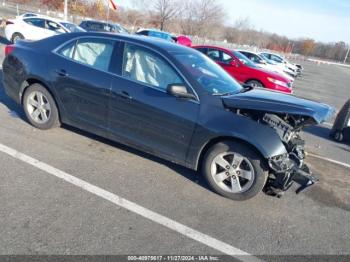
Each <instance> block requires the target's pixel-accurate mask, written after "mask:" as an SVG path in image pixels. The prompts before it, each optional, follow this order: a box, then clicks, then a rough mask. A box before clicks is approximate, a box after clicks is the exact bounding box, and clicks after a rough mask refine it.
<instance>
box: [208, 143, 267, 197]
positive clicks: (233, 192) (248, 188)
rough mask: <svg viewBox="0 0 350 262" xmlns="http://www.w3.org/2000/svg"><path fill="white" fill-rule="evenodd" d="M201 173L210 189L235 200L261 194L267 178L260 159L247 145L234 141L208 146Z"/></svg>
mask: <svg viewBox="0 0 350 262" xmlns="http://www.w3.org/2000/svg"><path fill="white" fill-rule="evenodd" d="M202 172H203V174H204V177H205V179H206V180H207V182H208V184H209V186H210V187H211V189H213V190H214V191H215V192H216V193H218V194H220V195H222V196H224V197H227V198H230V199H233V200H238V201H243V200H248V199H250V198H252V197H254V196H256V195H257V194H258V193H259V192H261V191H262V189H263V188H264V186H265V184H266V180H267V176H268V174H267V172H266V167H265V165H264V161H263V159H262V157H261V156H260V155H259V154H258V153H256V152H255V151H254V150H252V149H251V148H250V147H249V146H246V145H245V144H242V143H238V142H234V141H226V142H221V143H218V144H215V145H214V146H212V147H211V148H210V149H209V150H208V151H207V153H206V154H205V156H204V159H203V162H202Z"/></svg>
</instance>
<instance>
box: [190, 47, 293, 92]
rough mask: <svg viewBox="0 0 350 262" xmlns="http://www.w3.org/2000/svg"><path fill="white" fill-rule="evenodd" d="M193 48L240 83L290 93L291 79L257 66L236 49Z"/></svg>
mask: <svg viewBox="0 0 350 262" xmlns="http://www.w3.org/2000/svg"><path fill="white" fill-rule="evenodd" d="M193 48H194V49H196V50H198V51H200V52H202V53H203V54H205V55H207V56H209V57H210V58H211V59H213V60H214V61H215V62H216V63H218V64H219V65H220V66H221V67H222V68H224V69H225V70H226V71H227V72H228V73H229V74H230V75H231V76H233V77H234V78H235V79H236V80H237V81H238V82H240V83H242V84H249V85H251V86H254V87H265V88H268V89H272V90H276V91H280V92H284V93H288V94H290V93H292V84H293V82H292V81H291V80H289V79H287V78H285V77H284V76H282V75H279V74H276V73H274V72H270V71H267V70H263V69H261V68H259V67H257V66H256V65H255V64H254V63H253V62H252V61H250V60H249V59H248V58H247V57H245V56H244V55H242V54H241V53H240V52H238V51H234V50H229V49H225V48H221V47H216V46H194V47H193Z"/></svg>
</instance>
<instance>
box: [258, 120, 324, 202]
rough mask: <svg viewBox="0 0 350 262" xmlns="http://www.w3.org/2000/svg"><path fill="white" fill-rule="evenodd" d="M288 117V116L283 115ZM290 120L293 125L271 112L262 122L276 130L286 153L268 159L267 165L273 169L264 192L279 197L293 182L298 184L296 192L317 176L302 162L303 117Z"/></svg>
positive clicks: (303, 147) (308, 185)
mask: <svg viewBox="0 0 350 262" xmlns="http://www.w3.org/2000/svg"><path fill="white" fill-rule="evenodd" d="M285 118H286V119H288V116H285ZM290 120H292V122H293V126H295V125H297V127H293V126H292V125H291V124H289V123H287V120H283V119H282V118H281V117H279V116H277V115H273V114H264V116H263V118H262V122H263V123H265V124H266V125H268V126H270V127H271V128H273V129H275V130H276V133H277V134H278V135H279V136H280V138H281V140H282V142H283V143H284V145H285V147H286V149H287V152H288V153H287V154H284V155H280V156H277V157H274V158H271V159H269V167H270V169H271V170H272V171H273V175H272V176H270V178H269V180H268V182H267V185H266V187H265V193H267V194H269V195H272V196H276V197H281V196H282V195H283V192H285V191H287V190H288V189H289V188H290V187H291V186H292V185H293V183H294V182H296V183H297V184H299V188H298V189H297V190H296V193H297V194H299V193H300V192H302V191H304V190H305V189H306V188H308V187H310V186H312V185H314V184H315V183H316V182H317V180H318V179H317V178H316V177H314V176H312V174H311V171H310V169H309V168H308V167H307V166H306V165H305V164H304V159H305V141H304V140H303V139H301V137H300V130H301V122H303V121H304V119H299V120H296V119H294V118H292V119H289V121H290Z"/></svg>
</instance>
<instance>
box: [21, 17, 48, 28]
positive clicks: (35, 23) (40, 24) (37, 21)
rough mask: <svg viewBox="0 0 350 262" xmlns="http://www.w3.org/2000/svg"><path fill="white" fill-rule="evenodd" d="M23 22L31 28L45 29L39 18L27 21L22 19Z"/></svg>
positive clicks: (42, 20) (42, 21)
mask: <svg viewBox="0 0 350 262" xmlns="http://www.w3.org/2000/svg"><path fill="white" fill-rule="evenodd" d="M24 22H26V23H27V24H30V25H32V26H36V27H40V28H45V20H44V19H41V18H27V19H24Z"/></svg>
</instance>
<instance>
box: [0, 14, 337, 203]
mask: <svg viewBox="0 0 350 262" xmlns="http://www.w3.org/2000/svg"><path fill="white" fill-rule="evenodd" d="M24 19H27V18H24ZM42 19H43V18H42ZM38 57H40V59H38ZM2 68H3V83H4V89H5V92H6V94H7V95H8V96H9V97H11V98H12V99H13V100H14V101H16V102H17V103H18V104H19V105H21V106H22V107H23V109H24V112H25V114H26V116H27V119H28V121H29V122H30V123H31V124H32V125H33V126H35V127H37V128H39V129H50V128H53V127H57V126H59V125H60V124H61V123H64V124H68V125H71V126H74V127H76V128H80V129H83V130H86V131H88V132H91V133H94V134H97V135H99V136H102V137H106V138H108V139H111V140H114V141H118V142H120V143H123V144H126V145H129V146H132V147H135V148H137V149H138V150H141V151H145V152H148V153H151V154H153V155H156V156H158V157H161V158H164V159H166V160H169V161H171V162H174V163H177V164H180V165H183V166H185V167H188V168H191V169H194V170H198V171H199V172H200V173H201V174H202V175H203V176H204V178H205V179H206V181H207V183H208V185H209V186H210V188H211V189H212V190H213V191H215V192H217V193H219V194H221V195H223V196H225V197H228V198H231V199H234V200H246V199H249V198H252V197H254V196H256V195H257V194H258V193H259V192H261V191H265V192H266V193H267V194H270V195H274V196H281V195H282V194H283V192H284V191H286V190H288V189H289V188H291V186H292V184H293V183H296V184H298V185H299V188H298V189H297V191H296V192H297V193H299V192H301V191H303V190H304V189H306V188H308V187H310V186H312V185H313V184H315V183H316V182H317V178H315V177H314V176H313V175H312V174H311V171H310V170H309V168H308V166H307V165H306V163H305V156H306V154H305V148H304V147H305V142H304V140H303V139H302V138H301V136H300V132H301V130H302V129H303V128H304V127H305V126H308V125H317V124H320V123H322V122H324V121H327V120H328V119H330V118H331V116H332V113H333V110H332V108H331V107H329V106H327V105H325V104H320V103H317V102H313V101H309V100H305V99H301V98H297V97H294V96H292V95H288V94H283V93H281V92H274V91H270V90H267V89H262V88H259V87H262V86H264V87H266V88H269V89H274V90H279V91H283V92H285V93H290V92H291V84H292V81H291V80H290V79H289V78H287V77H283V76H282V75H281V74H277V73H276V72H272V71H267V70H265V69H262V68H259V67H257V65H256V64H254V63H253V62H252V61H251V60H249V59H248V58H247V57H246V56H244V55H243V54H242V53H240V52H238V51H234V50H229V49H223V48H219V47H213V46H195V47H193V48H188V47H184V46H182V45H178V44H173V43H171V42H170V41H161V40H156V39H155V38H154V37H140V36H136V35H131V34H106V33H93V32H77V33H70V34H57V35H55V36H52V37H49V38H47V39H43V40H40V41H18V42H17V43H16V44H15V45H8V46H6V48H5V59H4V62H3V66H2ZM253 75H254V77H252V76H253ZM236 79H237V81H236ZM239 82H240V83H244V84H249V85H241V84H240V83H239ZM131 175H132V174H131Z"/></svg>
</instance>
